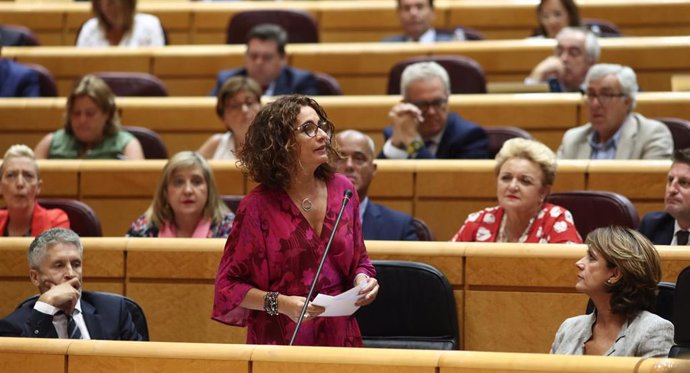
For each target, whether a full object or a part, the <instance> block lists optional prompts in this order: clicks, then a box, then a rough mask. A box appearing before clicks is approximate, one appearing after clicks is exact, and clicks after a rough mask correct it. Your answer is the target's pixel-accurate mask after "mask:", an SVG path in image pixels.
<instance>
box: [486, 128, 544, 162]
mask: <svg viewBox="0 0 690 373" xmlns="http://www.w3.org/2000/svg"><path fill="white" fill-rule="evenodd" d="M484 131H486V135H487V137H488V138H489V158H492V159H493V158H495V157H496V154H498V152H499V151H500V150H501V148H502V147H503V143H504V142H506V141H508V140H510V139H512V138H515V137H521V138H523V139H527V140H532V139H533V137H532V135H530V133H529V132H527V131H525V130H523V129H522V128H517V127H484Z"/></svg>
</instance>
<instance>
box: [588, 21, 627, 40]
mask: <svg viewBox="0 0 690 373" xmlns="http://www.w3.org/2000/svg"><path fill="white" fill-rule="evenodd" d="M582 24H583V25H584V26H585V27H586V28H587V29H589V30H590V31H592V32H593V33H594V34H595V35H597V36H598V37H600V38H610V37H620V36H623V34H622V33H621V31H620V29H618V26H616V24H615V23H613V22H611V21H608V20H605V19H595V18H584V19H583V20H582Z"/></svg>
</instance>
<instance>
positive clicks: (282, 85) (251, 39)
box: [211, 23, 319, 96]
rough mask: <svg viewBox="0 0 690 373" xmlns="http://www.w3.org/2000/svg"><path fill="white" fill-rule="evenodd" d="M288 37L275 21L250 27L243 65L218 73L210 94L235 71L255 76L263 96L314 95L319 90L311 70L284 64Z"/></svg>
mask: <svg viewBox="0 0 690 373" xmlns="http://www.w3.org/2000/svg"><path fill="white" fill-rule="evenodd" d="M287 39H288V35H287V32H286V31H285V30H284V29H283V28H282V27H280V26H278V25H274V24H268V23H264V24H260V25H257V26H255V27H254V28H252V29H251V30H250V31H249V33H248V34H247V51H246V52H245V55H244V67H243V68H239V69H230V70H223V71H221V72H220V73H218V77H217V79H216V86H215V87H214V88H213V91H212V92H211V95H212V96H217V93H218V91H219V90H220V88H221V87H222V86H223V83H224V82H225V81H226V80H228V79H229V78H232V77H233V76H238V75H242V76H249V77H250V78H252V79H254V80H256V81H257V82H258V83H259V85H261V88H262V89H263V94H264V95H265V96H278V95H287V94H291V93H300V94H303V95H317V94H318V93H319V91H318V87H317V84H316V77H315V76H314V74H312V73H311V72H309V71H306V70H301V69H295V68H293V67H290V66H288V65H287V55H286V54H285V45H286V44H287Z"/></svg>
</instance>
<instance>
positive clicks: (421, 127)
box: [379, 62, 489, 159]
mask: <svg viewBox="0 0 690 373" xmlns="http://www.w3.org/2000/svg"><path fill="white" fill-rule="evenodd" d="M400 87H401V90H400V91H401V92H402V93H403V100H402V102H399V103H397V104H396V105H395V106H393V108H392V109H391V111H390V113H389V114H388V115H389V117H390V118H391V121H392V125H391V126H389V127H387V128H386V129H385V130H384V132H383V135H384V137H385V139H386V142H385V143H384V145H383V150H382V151H381V153H380V154H379V158H390V159H485V158H488V157H489V151H488V146H489V140H488V137H487V135H486V132H485V131H484V130H483V129H482V128H481V127H479V126H478V125H476V124H474V123H471V122H469V121H467V120H464V119H462V118H461V117H460V116H459V115H458V114H456V113H449V112H448V96H449V95H450V79H449V77H448V73H447V72H446V70H445V69H444V68H443V67H442V66H441V65H439V64H437V63H436V62H419V63H416V64H412V65H409V66H408V67H407V68H405V70H404V71H403V73H402V77H401V78H400Z"/></svg>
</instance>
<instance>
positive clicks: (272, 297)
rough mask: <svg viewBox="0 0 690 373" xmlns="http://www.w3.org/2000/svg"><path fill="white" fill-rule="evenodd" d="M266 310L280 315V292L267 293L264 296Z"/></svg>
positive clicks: (273, 314)
mask: <svg viewBox="0 0 690 373" xmlns="http://www.w3.org/2000/svg"><path fill="white" fill-rule="evenodd" d="M264 311H266V313H268V314H269V315H271V316H277V315H278V292H275V291H272V292H268V293H266V295H265V296H264Z"/></svg>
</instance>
